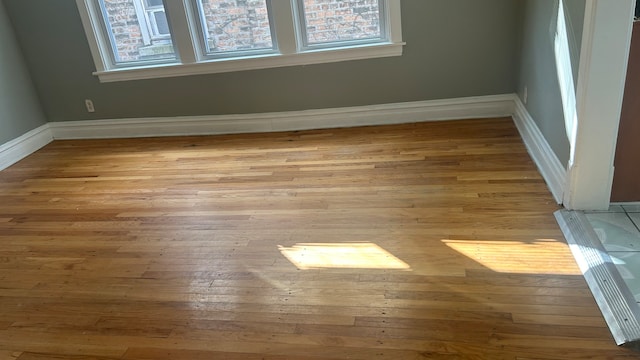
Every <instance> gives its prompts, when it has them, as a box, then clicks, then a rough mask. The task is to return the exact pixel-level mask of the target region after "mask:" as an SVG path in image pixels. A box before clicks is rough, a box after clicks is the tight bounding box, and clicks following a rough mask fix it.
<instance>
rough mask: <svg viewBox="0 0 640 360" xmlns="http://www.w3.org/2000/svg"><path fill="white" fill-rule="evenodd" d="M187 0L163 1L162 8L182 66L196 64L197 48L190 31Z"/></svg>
mask: <svg viewBox="0 0 640 360" xmlns="http://www.w3.org/2000/svg"><path fill="white" fill-rule="evenodd" d="M187 1H188V0H181V1H176V0H165V1H164V6H165V11H166V14H167V20H168V21H169V26H170V28H171V34H172V35H173V47H174V49H175V50H176V52H177V54H178V58H179V59H180V62H182V63H183V64H194V63H196V62H198V57H199V56H198V54H197V53H196V50H195V49H197V48H198V46H197V44H196V38H195V35H194V34H193V32H192V31H191V29H192V28H193V26H192V25H191V21H190V19H189V18H190V14H189V10H188V9H189V6H190V4H188V3H187Z"/></svg>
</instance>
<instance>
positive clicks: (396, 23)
mask: <svg viewBox="0 0 640 360" xmlns="http://www.w3.org/2000/svg"><path fill="white" fill-rule="evenodd" d="M196 1H199V0H176V1H173V0H170V1H167V0H164V4H165V14H166V16H167V20H168V21H169V28H170V30H171V41H172V44H173V47H174V50H175V53H176V58H175V59H168V60H169V61H166V60H165V61H150V62H127V63H124V64H122V63H120V64H116V62H115V58H114V57H113V56H114V55H113V49H112V46H111V43H110V42H109V40H108V34H107V33H108V31H107V28H106V25H101V20H100V19H101V18H103V13H102V10H101V9H100V4H99V3H98V0H76V4H77V6H78V10H79V13H80V17H81V20H82V24H83V26H84V29H85V32H86V35H87V40H88V43H89V48H90V50H91V54H92V56H93V59H94V63H95V66H96V71H95V72H94V73H93V74H94V75H95V76H97V77H98V78H99V80H100V81H101V82H114V81H128V80H141V79H153V78H164V77H175V76H187V75H200V74H212V73H222V72H234V71H244V70H256V69H266V68H275V67H285V66H296V65H310V64H322V63H331V62H340V61H350V60H360V59H371V58H381V57H391V56H401V55H402V51H403V47H404V45H405V43H404V42H403V41H402V28H401V16H400V0H381V3H382V4H383V5H382V6H384V9H381V13H384V19H385V20H384V21H385V23H386V35H387V39H386V41H378V42H367V43H357V44H356V43H350V44H348V46H332V47H312V48H307V47H304V46H303V43H302V41H301V34H300V29H299V24H298V21H297V20H296V19H295V16H297V15H296V14H295V12H296V9H295V8H296V4H295V2H296V1H297V0H290V1H283V0H275V1H274V0H267V2H269V3H270V8H269V10H270V11H272V13H271V15H270V21H273V23H272V24H271V28H272V36H273V35H275V36H274V37H272V39H273V44H274V49H275V51H273V52H265V53H251V54H249V53H244V52H235V53H234V54H231V55H237V56H215V57H211V56H208V55H207V54H205V53H204V48H203V47H202V45H204V44H202V43H201V41H203V39H204V34H202V35H200V34H199V32H201V31H203V30H201V29H202V28H201V27H200V25H199V24H198V22H197V21H196V20H197V19H198V18H199V16H200V14H199V13H198V12H197V8H194V6H196V7H197V6H198V5H197V4H196ZM102 21H104V20H102ZM381 30H382V29H381Z"/></svg>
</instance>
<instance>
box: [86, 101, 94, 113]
mask: <svg viewBox="0 0 640 360" xmlns="http://www.w3.org/2000/svg"><path fill="white" fill-rule="evenodd" d="M84 105H85V106H86V107H87V112H90V113H92V112H96V108H95V107H93V101H91V100H89V99H86V100H85V101H84Z"/></svg>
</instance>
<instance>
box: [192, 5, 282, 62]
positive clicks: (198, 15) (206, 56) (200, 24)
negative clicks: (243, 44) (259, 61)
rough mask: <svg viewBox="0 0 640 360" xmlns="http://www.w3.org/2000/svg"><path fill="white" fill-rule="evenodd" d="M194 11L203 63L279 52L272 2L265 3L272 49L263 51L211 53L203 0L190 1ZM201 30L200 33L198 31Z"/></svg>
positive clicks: (195, 28) (262, 49)
mask: <svg viewBox="0 0 640 360" xmlns="http://www.w3.org/2000/svg"><path fill="white" fill-rule="evenodd" d="M190 3H191V8H192V11H194V12H195V16H193V17H192V22H193V23H194V31H195V32H196V37H197V39H198V44H197V45H198V46H199V49H198V50H199V53H200V59H201V60H202V61H207V60H215V59H222V58H242V57H247V56H259V55H269V54H276V53H277V52H278V42H277V41H276V33H275V29H274V21H273V10H272V6H271V3H272V1H270V0H267V1H265V3H266V7H267V12H268V15H267V16H268V19H269V31H270V32H271V47H270V48H261V49H248V50H237V51H219V52H209V51H207V50H208V45H207V32H208V31H209V29H208V28H207V25H206V24H205V19H204V18H203V17H204V12H203V7H202V0H192V1H190ZM196 30H199V31H196Z"/></svg>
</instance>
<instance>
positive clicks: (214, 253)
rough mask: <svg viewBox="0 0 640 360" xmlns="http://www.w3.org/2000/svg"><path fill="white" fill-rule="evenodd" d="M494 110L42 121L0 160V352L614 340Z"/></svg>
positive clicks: (572, 352)
mask: <svg viewBox="0 0 640 360" xmlns="http://www.w3.org/2000/svg"><path fill="white" fill-rule="evenodd" d="M557 208H558V207H557V205H556V204H555V203H554V201H553V199H552V197H551V195H550V193H549V192H548V190H547V188H546V186H545V183H544V181H543V180H542V178H541V176H540V175H539V173H538V172H537V171H536V168H535V166H534V164H533V163H532V161H531V159H530V158H529V156H528V155H527V152H526V150H525V148H524V145H523V143H522V141H521V139H520V138H519V136H518V133H517V130H516V129H515V127H514V125H513V123H512V121H511V120H510V119H506V118H505V119H487V120H464V121H451V122H437V123H420V124H408V125H397V126H395V125H394V126H380V127H365V128H351V129H333V130H321V131H305V132H290V133H271V134H244V135H229V136H210V137H177V138H151V139H124V140H123V139H119V140H82V141H55V142H53V143H51V144H49V145H48V146H46V147H45V148H44V149H42V150H40V151H38V152H36V153H35V154H33V155H32V156H29V157H28V158H26V159H24V160H23V161H21V162H19V163H18V164H16V165H14V166H12V167H10V168H9V169H7V170H5V171H2V172H0V359H16V358H17V359H19V360H34V359H75V360H88V359H92V360H107V359H126V360H134V359H135V360H143V359H154V360H168V359H171V360H187V359H188V360H202V359H230V360H234V359H248V360H257V359H267V360H283V359H307V360H311V359H315V360H317V359H365V360H369V359H446V360H450V359H451V360H453V359H496V360H499V359H520V360H525V359H529V360H531V359H626V358H629V359H631V358H638V357H639V356H640V353H636V352H632V351H630V350H627V349H623V348H618V347H616V345H615V343H614V341H613V339H612V337H611V335H610V333H609V331H608V329H607V326H606V324H605V322H604V320H603V318H602V315H601V314H600V312H599V310H598V307H597V305H596V303H595V301H594V300H593V297H592V295H591V293H590V292H589V289H588V287H587V285H586V283H585V281H584V279H583V277H582V276H581V274H580V271H579V270H578V268H577V266H576V264H575V262H574V260H573V258H572V256H571V253H570V251H569V249H568V247H567V245H566V244H565V241H564V238H563V236H562V234H561V232H560V230H559V228H558V226H557V225H556V222H555V220H554V217H553V215H552V213H553V211H555V210H556V209H557Z"/></svg>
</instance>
